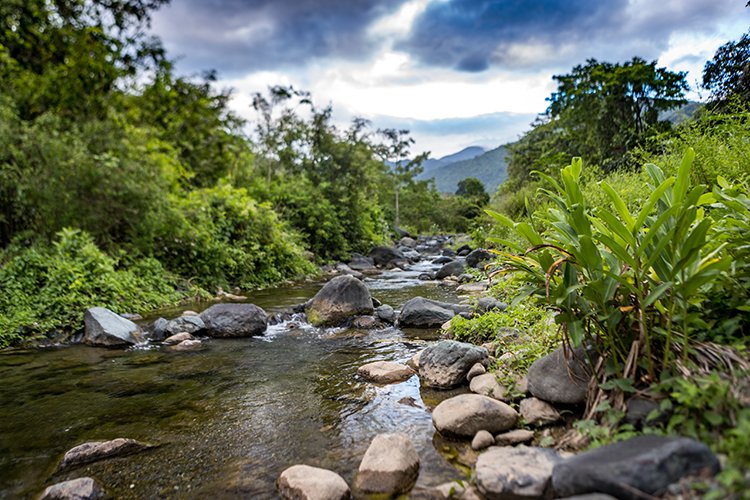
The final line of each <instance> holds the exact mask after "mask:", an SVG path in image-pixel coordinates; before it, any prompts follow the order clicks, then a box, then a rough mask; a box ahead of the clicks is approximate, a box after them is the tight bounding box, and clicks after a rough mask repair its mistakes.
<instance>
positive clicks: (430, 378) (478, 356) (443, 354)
mask: <svg viewBox="0 0 750 500" xmlns="http://www.w3.org/2000/svg"><path fill="white" fill-rule="evenodd" d="M488 361H489V353H488V352H487V349H485V348H484V347H479V346H476V345H474V344H469V343H466V342H457V341H455V340H443V341H440V342H438V343H437V344H433V345H431V346H430V347H428V348H426V349H425V350H424V351H422V354H421V356H420V357H419V378H420V379H422V382H423V383H424V384H425V385H428V386H429V387H434V388H436V389H450V388H452V387H456V386H457V385H461V384H464V383H466V382H467V378H466V375H467V374H468V373H469V370H471V367H472V366H474V364H475V363H482V364H484V363H487V362H488Z"/></svg>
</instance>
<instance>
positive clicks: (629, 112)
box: [546, 57, 688, 170]
mask: <svg viewBox="0 0 750 500" xmlns="http://www.w3.org/2000/svg"><path fill="white" fill-rule="evenodd" d="M553 79H554V80H556V81H557V90H556V91H555V92H553V93H552V95H551V96H550V97H549V98H548V99H547V100H548V101H549V102H550V105H549V108H548V109H547V112H546V114H547V116H548V117H549V118H550V120H551V121H553V122H554V121H558V122H559V123H558V124H557V125H558V126H559V127H562V128H563V129H564V134H566V135H567V136H568V142H569V146H570V147H571V150H569V151H566V152H567V153H569V154H571V155H574V156H583V157H585V158H587V159H589V160H590V161H592V162H595V163H599V164H600V166H601V167H602V168H604V169H605V170H611V169H613V168H616V167H617V166H618V165H620V164H622V162H623V159H624V158H625V156H626V153H627V152H628V151H630V150H631V149H633V148H634V147H636V146H640V145H642V144H644V142H645V140H646V138H648V137H649V136H650V135H652V134H654V133H656V132H658V131H660V130H663V129H665V128H666V127H669V126H670V125H669V123H668V122H664V121H660V120H659V113H660V112H663V111H667V110H669V109H672V108H674V107H677V106H680V105H682V104H684V103H685V102H686V101H685V99H684V92H685V91H686V90H687V89H688V86H687V83H686V81H685V73H684V72H679V73H675V72H672V71H669V70H667V69H666V68H657V67H656V61H652V62H650V63H648V62H646V61H645V60H643V59H641V58H639V57H634V58H633V59H632V60H630V61H628V62H626V63H623V64H619V63H618V64H611V63H607V62H599V61H597V60H596V59H589V60H588V61H587V62H586V64H585V65H578V66H576V67H574V68H573V71H572V72H571V73H569V74H566V75H555V76H554V77H553Z"/></svg>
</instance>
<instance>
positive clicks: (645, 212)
mask: <svg viewBox="0 0 750 500" xmlns="http://www.w3.org/2000/svg"><path fill="white" fill-rule="evenodd" d="M674 181H675V179H674V177H669V178H668V179H666V180H665V181H664V182H662V183H661V184H659V187H657V188H656V189H655V190H654V191H653V192H652V193H651V195H650V196H649V197H648V200H647V201H646V203H645V204H644V205H643V206H642V207H641V211H640V212H639V213H638V218H637V219H636V221H635V225H634V227H633V231H637V230H638V229H639V228H640V227H641V226H643V223H644V222H645V220H646V217H648V216H649V215H650V214H651V211H652V210H653V209H654V207H655V206H656V203H657V202H658V201H659V199H660V198H661V197H662V196H664V193H665V192H666V191H667V189H669V188H670V187H671V186H672V184H674Z"/></svg>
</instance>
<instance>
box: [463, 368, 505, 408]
mask: <svg viewBox="0 0 750 500" xmlns="http://www.w3.org/2000/svg"><path fill="white" fill-rule="evenodd" d="M467 378H468V377H467ZM469 390H470V391H471V392H473V393H474V394H481V395H482V396H489V397H491V398H494V399H499V400H501V401H502V400H505V399H506V397H507V390H506V389H505V387H503V386H502V385H500V383H499V382H498V381H497V377H495V374H493V373H483V374H481V375H477V376H476V377H472V379H471V382H469Z"/></svg>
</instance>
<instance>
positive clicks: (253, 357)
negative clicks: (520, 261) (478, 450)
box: [0, 269, 458, 498]
mask: <svg viewBox="0 0 750 500" xmlns="http://www.w3.org/2000/svg"><path fill="white" fill-rule="evenodd" d="M417 271H420V272H421V271H423V270H422V269H419V270H413V269H412V270H410V271H408V272H407V273H401V274H399V273H398V272H395V273H389V274H387V275H385V276H384V277H383V278H382V280H377V281H370V282H369V283H368V285H369V286H371V287H372V288H373V290H374V294H375V296H377V297H378V298H379V299H380V300H382V301H383V302H385V303H389V304H392V305H394V306H395V307H400V305H401V304H402V303H403V302H404V301H405V300H408V298H411V297H412V296H415V295H425V296H428V297H430V298H436V299H441V300H446V299H452V298H454V297H452V296H451V293H452V292H451V291H450V290H446V289H438V288H436V287H433V286H424V285H423V284H421V282H419V281H418V280H416V279H413V274H414V273H415V272H417ZM409 280H411V281H409ZM399 281H400V282H401V283H404V282H406V281H408V282H409V283H412V285H410V286H408V287H400V288H397V289H396V290H392V289H390V288H389V286H390V285H391V284H392V282H399ZM386 282H388V283H386ZM318 289H319V285H317V286H312V285H304V286H301V287H287V288H278V289H275V290H266V291H263V292H258V293H257V294H254V295H253V296H252V297H250V299H251V300H252V301H253V302H256V303H258V304H259V305H262V306H263V307H265V308H267V309H269V310H273V309H274V308H278V309H279V310H280V309H283V308H285V307H288V306H290V305H293V304H297V303H300V302H304V301H305V300H307V299H308V298H309V297H311V296H312V295H313V294H314V293H315V292H316V291H317V290H318ZM273 304H275V306H274V305H273ZM189 308H190V309H194V310H195V309H198V307H197V306H196V305H191V307H189ZM434 338H435V334H434V332H424V331H414V332H412V331H406V332H404V331H401V330H398V329H395V328H386V329H381V330H375V331H355V330H318V329H315V328H312V327H310V326H309V325H304V324H297V325H296V326H295V327H293V328H289V324H282V325H279V326H277V327H273V328H272V329H271V330H270V331H269V335H267V336H266V337H265V338H253V339H222V340H209V341H207V342H206V348H205V349H203V350H201V351H197V352H183V353H176V352H171V351H167V350H164V349H161V348H158V349H152V350H130V351H118V350H107V349H98V348H91V347H85V346H68V347H59V348H49V349H44V350H40V351H17V352H9V353H4V354H2V355H0V379H2V381H3V383H2V385H1V386H0V412H1V413H2V416H3V418H1V419H0V497H3V498H6V497H8V498H19V497H20V498H31V497H33V496H35V495H37V494H38V493H39V492H40V491H41V490H42V489H43V488H44V486H45V485H47V484H50V482H52V481H59V480H64V479H68V478H73V477H80V476H82V475H91V476H93V477H96V478H97V479H98V480H99V481H100V482H101V483H102V484H103V485H105V486H106V488H107V490H108V491H109V492H110V494H112V495H113V496H115V497H117V498H158V497H170V498H174V497H177V498H201V497H205V496H211V497H214V498H237V497H253V498H275V496H276V495H275V490H274V481H275V479H276V477H277V476H278V474H279V473H280V472H281V471H282V470H283V469H284V468H286V467H288V466H290V465H293V464H295V463H307V464H310V465H316V466H320V467H326V468H330V469H332V470H335V471H337V472H339V473H340V474H341V475H342V476H344V478H345V479H347V481H350V482H351V481H352V480H353V478H354V473H355V471H356V468H357V466H358V464H359V461H360V459H361V457H362V455H363V454H364V452H365V450H366V448H367V446H368V445H369V442H370V440H371V439H372V437H374V436H375V435H376V434H377V433H380V432H390V431H401V432H406V433H407V434H409V435H410V436H411V438H412V440H413V441H414V444H415V447H416V448H417V451H418V453H419V455H420V458H421V461H422V469H421V472H420V477H419V482H418V484H420V485H431V484H437V483H440V482H444V481H447V480H451V479H453V478H455V477H457V474H458V473H457V471H456V469H455V468H454V467H453V466H452V465H451V464H450V463H449V462H448V461H446V459H445V458H444V457H443V456H441V454H440V453H438V451H437V450H436V447H435V444H434V443H433V436H434V429H433V427H432V423H431V415H430V413H429V408H431V407H433V406H434V405H435V404H437V401H439V400H440V399H441V398H444V397H446V394H445V393H436V392H434V391H420V387H419V380H418V378H417V377H412V378H411V379H409V380H407V381H406V382H403V383H401V384H395V385H387V386H378V385H373V384H369V383H366V382H364V381H362V380H361V379H359V378H358V377H357V375H356V371H357V368H358V367H359V366H360V365H362V364H364V363H367V362H370V361H375V360H381V359H382V360H395V361H406V360H407V359H409V358H410V357H411V356H412V355H413V354H414V353H416V352H417V351H418V350H419V349H421V348H422V347H423V345H424V343H425V340H429V339H434ZM115 437H130V438H134V439H139V440H142V441H146V442H150V443H154V444H158V445H160V446H159V447H157V448H155V449H153V450H151V451H149V452H147V453H143V454H139V455H134V456H130V457H123V458H118V459H114V460H109V461H105V462H99V463H95V464H90V465H88V466H84V467H81V468H79V469H75V470H73V471H70V472H67V473H64V474H55V468H56V465H57V463H58V462H59V459H60V457H61V456H62V454H63V453H64V452H65V451H66V450H67V449H69V448H71V447H73V446H75V445H77V444H80V443H81V442H84V441H88V440H100V439H112V438H115ZM440 447H443V444H441V445H440Z"/></svg>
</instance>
